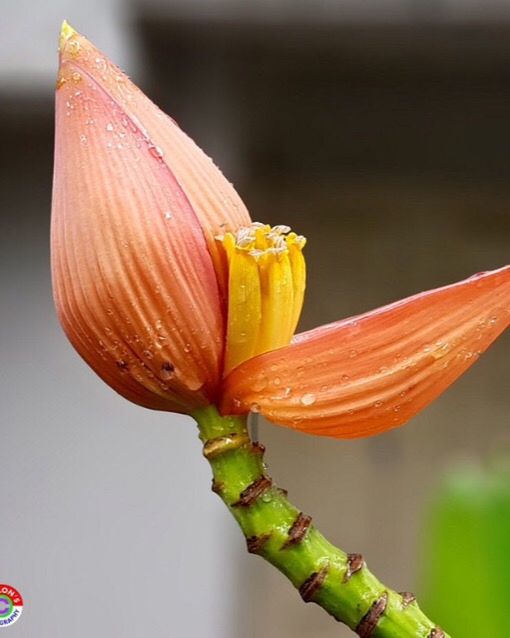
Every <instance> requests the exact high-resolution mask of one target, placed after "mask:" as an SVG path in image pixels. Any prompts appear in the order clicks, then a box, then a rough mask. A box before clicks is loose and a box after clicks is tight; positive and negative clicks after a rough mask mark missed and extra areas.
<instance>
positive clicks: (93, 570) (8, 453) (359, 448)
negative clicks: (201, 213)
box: [0, 0, 510, 638]
mask: <svg viewBox="0 0 510 638" xmlns="http://www.w3.org/2000/svg"><path fill="white" fill-rule="evenodd" d="M63 18H67V19H68V20H69V21H70V23H71V24H72V25H73V26H75V28H77V29H78V30H79V31H81V32H83V33H84V34H85V35H87V36H88V37H89V38H90V39H91V40H92V41H93V42H94V43H95V44H96V45H97V46H99V47H100V48H102V49H103V50H104V51H105V53H106V54H107V55H108V56H109V57H111V58H112V59H113V60H114V61H116V62H117V63H119V64H120V65H121V66H122V67H123V68H124V69H125V70H126V71H127V72H128V73H129V74H130V75H131V76H132V77H133V79H134V80H135V81H136V82H137V83H138V84H139V85H140V86H141V87H142V88H143V89H144V90H145V92H147V93H148V94H149V95H150V96H151V97H152V98H153V99H154V100H155V101H156V102H157V103H159V104H160V105H161V106H162V107H163V108H164V109H165V110H166V111H168V112H169V113H171V114H172V115H173V116H174V117H175V118H176V119H177V121H179V123H180V124H181V126H182V127H183V128H184V129H185V130H186V131H187V132H189V133H190V134H191V135H192V137H194V138H195V140H196V141H197V142H198V143H199V144H200V145H201V146H202V147H203V148H204V149H205V150H206V151H207V152H208V154H210V155H212V156H213V157H214V158H215V159H216V161H217V163H219V165H220V166H221V167H222V168H223V170H224V172H225V173H226V175H227V176H228V177H229V178H230V179H231V180H233V181H234V182H235V184H236V187H237V188H238V190H239V192H240V193H241V195H242V196H243V198H244V199H245V201H246V203H247V205H248V207H249V209H250V211H251V213H252V217H253V218H254V219H256V220H263V221H267V222H270V223H285V224H290V225H292V227H293V228H295V230H296V231H297V232H299V233H302V234H304V235H306V236H307V237H308V240H309V243H308V245H307V249H306V250H307V257H308V264H309V289H308V296H307V301H306V304H305V312H304V316H303V319H302V324H301V327H302V328H303V329H305V328H310V327H312V326H314V325H317V324H318V323H323V322H327V321H332V320H335V319H337V318H340V317H343V316H347V315H351V314H355V313H359V312H362V311H365V310H368V309H370V308H373V307H376V306H378V305H381V304H384V303H386V302H390V301H393V300H395V299H397V298H400V297H403V296H406V295H409V294H412V293H415V292H417V291H419V290H422V289H426V288H432V287H435V286H438V285H442V284H446V283H450V282H452V281H454V280H458V279H462V278H464V277H466V276H468V275H470V274H472V273H474V272H477V271H480V270H486V269H491V268H496V267H498V266H501V265H504V264H505V263H508V262H509V244H510V212H509V210H510V179H509V178H510V162H509V160H508V155H509V149H510V117H509V114H510V81H509V80H510V3H509V2H508V0H500V1H497V0H364V1H363V2H359V1H357V0H323V1H319V0H315V1H314V0H258V1H257V0H253V1H252V2H244V1H243V0H182V1H181V2H179V1H177V0H174V1H172V0H166V1H165V0H131V1H130V2H128V1H123V0H88V2H78V0H47V1H46V2H29V1H28V0H16V2H11V1H10V0H1V2H0V94H1V98H0V139H1V140H2V145H1V147H0V174H1V176H2V177H1V187H0V210H1V229H0V230H1V234H0V241H1V244H2V246H1V250H0V266H1V269H0V272H1V280H0V285H1V306H0V309H1V315H2V316H1V321H0V332H1V340H0V348H1V351H0V362H1V364H0V365H1V373H0V374H1V386H0V393H1V405H2V411H1V421H0V459H1V461H0V494H1V497H0V582H4V583H5V582H7V583H9V584H11V585H13V586H15V587H17V588H18V589H19V590H20V591H21V593H22V594H23V595H24V597H25V604H26V608H25V612H24V616H23V618H22V619H21V620H20V621H19V622H18V623H17V624H16V625H14V626H13V627H11V628H10V629H9V631H10V634H9V635H11V634H12V636H13V638H15V637H21V638H29V637H30V638H32V637H33V636H37V637H38V638H50V637H51V638H61V637H62V638H64V637H65V638H68V637H69V636H73V638H82V637H83V638H84V637H89V636H91V635H94V636H97V637H98V638H99V637H103V636H104V637H105V638H106V637H111V636H123V638H139V637H142V636H151V638H160V637H161V638H162V637H167V636H177V635H185V636H204V637H207V638H209V637H211V638H220V637H221V638H239V637H242V638H261V637H262V636H264V637H265V638H277V637H278V638H283V637H287V636H288V637H290V636H292V638H300V637H303V638H304V637H305V636H317V637H319V636H320V637H321V638H322V637H323V638H327V637H329V636H331V637H333V636H345V637H347V636H350V635H352V634H351V633H350V632H349V631H348V630H347V629H345V628H343V627H339V626H338V625H337V624H336V623H335V622H334V621H333V620H332V619H331V618H329V617H327V616H326V615H325V614H324V613H323V612H322V611H321V610H320V609H319V608H316V607H315V606H313V605H303V603H302V602H301V600H300V598H299V596H298V595H297V593H296V592H295V591H294V590H293V589H292V588H291V587H290V585H288V583H286V582H285V579H284V578H283V577H282V576H281V575H280V574H278V573H277V572H275V571H274V570H273V569H272V568H271V567H269V566H268V565H266V564H265V563H263V561H261V560H260V559H258V558H255V557H253V556H248V555H246V553H245V547H244V541H243V539H242V537H241V534H240V533H239V532H238V530H237V529H236V527H235V524H234V523H233V521H232V520H231V519H230V517H229V515H228V513H227V512H226V511H225V510H224V507H223V505H222V503H221V502H220V500H219V499H218V498H217V497H216V496H215V495H213V494H212V493H211V492H210V491H209V485H210V476H209V468H208V467H207V464H206V463H205V462H204V461H203V459H202V458H201V449H200V444H199V441H198V439H197V436H196V432H195V428H194V426H193V423H192V422H191V420H190V419H187V418H184V417H177V416H174V415H166V414H156V413H151V412H149V411H146V410H142V409H141V408H137V407H135V406H132V405H130V404H128V403H127V402H126V401H124V400H123V399H121V398H120V397H118V396H117V395H115V394H114V393H113V392H112V391H111V390H110V389H109V388H107V387H106V386H105V385H103V384H102V383H101V382H100V381H99V380H98V379H97V378H96V377H95V376H94V374H93V373H92V372H91V371H89V370H88V369H87V368H86V366H85V364H83V363H82V361H81V360H80V359H79V358H78V356H77V355H76V354H75V353H74V352H73V351H72V349H71V347H70V346H69V345H68V344H67V342H66V340H65V338H64V335H63V333H62V332H61V330H60V329H59V327H58V325H57V322H56V319H55V316H54V311H53V306H52V301H51V289H50V278H49V268H48V258H49V254H48V252H49V251H48V230H49V213H50V194H51V173H52V150H53V149H52V145H53V87H54V81H55V73H56V63H57V53H56V43H57V36H58V31H59V27H60V23H61V21H62V19H63ZM509 337H510V335H506V336H503V337H502V338H501V339H500V341H499V342H498V343H497V344H496V346H495V347H494V348H492V349H491V350H490V351H489V352H488V353H487V354H486V355H484V357H482V359H481V361H480V362H479V363H477V365H476V366H474V368H473V369H472V370H471V371H470V372H469V373H468V374H467V375H466V376H465V377H464V378H463V379H462V380H461V381H460V382H458V383H457V384H456V385H455V386H454V387H453V388H452V389H451V390H450V391H449V392H448V393H447V394H446V395H445V396H444V397H442V398H441V399H440V400H439V401H437V402H436V403H435V404H434V405H433V406H431V407H430V408H428V409H427V410H426V411H425V413H423V414H422V415H420V416H419V417H418V418H416V419H415V420H414V421H413V423H412V424H411V425H409V426H407V427H405V428H402V429H399V430H396V431H393V432H391V433H389V434H385V435H383V436H379V437H376V438H373V439H368V440H361V441H352V442H346V441H330V440H323V439H315V438H311V437H307V436H305V435H301V434H298V433H294V432H291V431H288V430H283V429H278V428H276V427H273V426H271V425H269V424H263V423H262V424H261V426H260V439H261V440H262V441H263V442H264V443H265V444H266V445H267V447H268V461H269V464H270V471H271V473H272V474H273V476H274V478H275V480H276V481H277V482H278V483H279V484H280V485H282V486H284V487H287V488H289V490H290V496H291V498H292V500H293V501H294V502H295V503H296V504H297V505H298V506H299V507H300V508H301V509H303V510H304V511H305V512H307V513H310V514H312V515H313V517H314V520H315V522H316V524H317V525H318V526H319V527H320V528H321V529H322V531H323V532H324V533H325V534H326V535H327V536H329V538H330V539H331V540H332V541H334V542H335V543H337V544H338V545H340V546H341V547H342V548H344V549H345V550H346V551H349V552H361V553H363V555H364V556H365V558H366V560H367V562H368V564H369V565H370V567H371V568H372V569H373V570H374V571H375V573H376V574H377V575H378V576H379V578H381V579H382V580H383V582H385V583H387V584H388V585H390V586H392V587H393V588H395V589H397V590H416V589H418V592H420V591H422V592H423V594H424V598H423V607H424V608H425V610H430V611H431V612H432V611H434V612H435V620H437V622H439V623H440V624H443V625H444V627H445V628H446V629H449V630H450V631H451V632H452V633H453V632H454V631H455V633H454V635H455V637H456V638H474V637H475V636H476V637H477V638H479V636H480V635H491V636H507V635H510V630H508V631H507V630H505V629H502V630H501V632H499V630H498V629H496V630H493V631H491V630H487V631H483V630H480V629H474V628H475V627H479V626H478V625H476V622H475V620H474V619H473V618H472V615H473V614H476V613H478V612H480V605H478V607H479V609H478V612H477V611H476V607H477V601H480V600H483V601H485V602H484V603H483V604H484V605H485V607H483V606H482V608H481V609H482V612H480V613H482V615H485V617H487V614H489V613H490V610H491V605H494V600H495V599H494V598H493V597H491V595H489V594H487V591H488V589H487V587H488V586H489V584H491V586H492V585H494V582H493V581H494V574H493V572H492V571H491V570H490V569H487V566H490V565H493V564H497V563H498V560H499V559H501V557H506V561H507V563H506V564H508V558H509V556H510V547H509V543H510V540H509V539H510V533H502V532H501V530H508V529H509V527H508V521H509V520H510V507H508V499H509V498H510V496H509V494H508V484H509V475H508V474H503V475H502V474H501V472H499V471H498V472H496V474H497V479H495V481H496V487H494V481H493V479H492V478H490V477H491V476H493V475H492V471H493V470H490V469H489V470H486V469H484V468H487V467H491V466H496V467H499V466H500V464H501V462H502V459H503V460H504V458H505V455H506V456H508V454H507V452H508V451H509V448H510V433H509V428H508V425H509V424H508V420H509V419H508V414H509V411H510V398H509V395H508V387H509V382H510V369H509V365H508V361H509V354H510V339H509ZM459 467H460V468H461V469H456V468H459ZM459 476H460V478H459ZM452 477H453V478H452ZM459 485H460V486H461V487H459ZM452 486H453V487H452ZM501 486H503V487H501ZM470 490H472V491H473V494H477V495H478V496H477V497H476V498H474V497H473V498H472V497H471V492H470ZM505 490H506V491H505ZM452 494H453V496H452ZM456 494H460V496H459V499H460V500H459V499H457V498H456V496H455V495H456ZM491 499H492V500H491ZM494 499H495V500H494ZM505 499H506V500H505ZM493 501H494V502H495V503H496V505H494V507H492V506H485V505H484V504H485V503H486V502H489V503H493ZM471 503H475V505H476V506H475V507H472V508H471V509H469V507H468V510H469V511H468V512H467V513H466V511H465V510H463V509H462V507H464V505H466V504H467V505H469V504H471ZM505 503H506V505H505ZM467 505H466V507H467ZM478 505H479V507H478ZM487 512H490V516H489V515H488V514H487ZM494 512H496V513H494ZM469 525H472V529H473V533H472V534H471V536H470V539H471V540H470V541H469V542H468V541H466V543H465V544H464V549H462V547H460V545H461V543H460V539H462V538H463V537H464V533H463V532H464V531H465V530H466V529H468V527H466V526H469ZM505 525H506V527H505ZM469 529H471V527H470V528H469ZM498 530H499V531H498ZM500 532H501V533H500ZM490 533H495V536H494V535H493V536H490ZM488 534H489V535H488ZM470 543H471V544H470ZM494 543H496V545H494ZM497 543H499V545H497ZM489 546H490V547H491V548H494V547H497V548H499V550H498V553H497V556H499V559H498V558H497V557H496V558H495V555H494V553H492V554H490V553H489V554H487V555H484V554H483V549H484V548H487V547H489ZM452 548H456V550H458V551H456V553H455V561H456V563H455V564H456V565H457V568H456V569H457V571H458V570H459V569H460V567H458V566H459V565H462V566H463V571H462V570H461V571H462V579H463V581H462V582H463V583H464V584H465V583H466V582H468V581H469V579H470V578H471V579H474V580H476V582H477V586H478V587H480V588H481V589H482V592H481V594H480V595H479V597H478V598H476V599H475V600H474V601H473V602H472V603H469V604H464V605H463V606H462V603H463V602H464V603H465V599H462V598H461V596H460V595H458V594H456V592H458V591H459V590H458V589H457V586H458V585H456V584H455V583H453V584H452V587H451V588H450V589H445V588H444V587H441V584H443V585H444V583H445V578H443V574H447V573H449V574H450V576H451V574H452V573H453V571H452V570H448V569H445V565H446V566H448V560H450V558H451V556H452ZM452 560H453V559H452ZM480 565H483V566H484V567H485V568H486V569H485V570H482V571H480ZM500 571H501V570H500ZM507 573H510V569H509V570H507ZM480 574H483V575H482V576H481V575H480ZM486 585H487V586H486ZM503 586H506V587H508V589H507V590H500V591H509V595H510V584H509V582H508V578H506V581H505V582H504V583H502V584H501V587H503ZM452 588H454V589H453V590H452ZM448 592H449V599H448ZM439 594H441V599H439ZM506 601H508V596H507V597H506ZM480 604H481V603H480ZM498 604H499V601H498ZM459 607H460V611H459ZM462 607H464V608H462ZM500 609H501V607H500ZM459 614H460V615H464V616H466V617H467V619H468V622H464V623H461V624H458V618H459ZM456 618H457V620H455V619H456ZM470 618H471V620H469V619H470ZM456 623H457V624H456ZM484 627H485V628H486V627H487V626H486V625H485V626H484ZM501 627H502V625H499V629H501Z"/></svg>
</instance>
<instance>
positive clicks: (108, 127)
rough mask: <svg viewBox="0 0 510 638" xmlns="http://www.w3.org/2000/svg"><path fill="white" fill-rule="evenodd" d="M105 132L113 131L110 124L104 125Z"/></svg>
mask: <svg viewBox="0 0 510 638" xmlns="http://www.w3.org/2000/svg"><path fill="white" fill-rule="evenodd" d="M106 130H107V131H113V124H112V123H111V122H108V124H107V125H106Z"/></svg>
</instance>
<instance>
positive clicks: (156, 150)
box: [149, 144, 165, 159]
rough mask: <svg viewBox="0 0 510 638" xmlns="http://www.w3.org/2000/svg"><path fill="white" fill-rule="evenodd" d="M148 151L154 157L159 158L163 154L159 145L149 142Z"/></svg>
mask: <svg viewBox="0 0 510 638" xmlns="http://www.w3.org/2000/svg"><path fill="white" fill-rule="evenodd" d="M149 153H150V154H151V155H152V157H155V158H156V159H161V158H162V157H163V155H164V154H165V153H164V152H163V149H161V148H160V147H159V146H154V144H149Z"/></svg>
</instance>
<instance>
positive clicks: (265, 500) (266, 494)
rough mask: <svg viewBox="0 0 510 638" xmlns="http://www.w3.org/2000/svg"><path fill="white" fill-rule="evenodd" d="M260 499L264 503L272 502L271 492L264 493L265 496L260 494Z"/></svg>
mask: <svg viewBox="0 0 510 638" xmlns="http://www.w3.org/2000/svg"><path fill="white" fill-rule="evenodd" d="M261 499H262V501H264V503H270V502H271V501H272V500H273V495H272V494H271V492H266V493H265V494H262V496H261Z"/></svg>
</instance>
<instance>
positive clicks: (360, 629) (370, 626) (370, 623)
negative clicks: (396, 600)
mask: <svg viewBox="0 0 510 638" xmlns="http://www.w3.org/2000/svg"><path fill="white" fill-rule="evenodd" d="M387 605H388V593H387V592H384V594H382V596H380V597H379V598H378V599H377V600H376V601H375V602H373V603H372V606H371V607H370V609H369V610H368V611H367V613H366V614H365V615H364V616H363V618H362V619H361V620H360V622H359V624H358V626H357V627H356V633H357V634H358V635H359V637H360V638H372V636H373V635H374V632H375V630H376V628H377V623H378V622H379V620H380V619H381V618H382V616H383V615H384V612H385V611H386V607H387Z"/></svg>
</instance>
